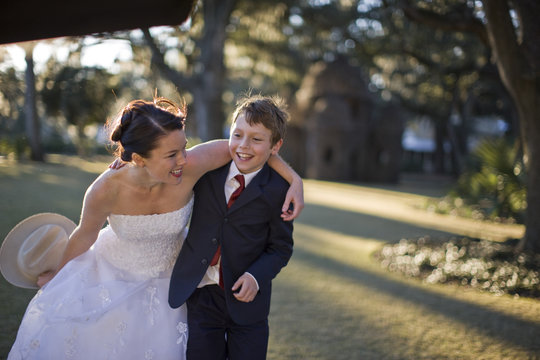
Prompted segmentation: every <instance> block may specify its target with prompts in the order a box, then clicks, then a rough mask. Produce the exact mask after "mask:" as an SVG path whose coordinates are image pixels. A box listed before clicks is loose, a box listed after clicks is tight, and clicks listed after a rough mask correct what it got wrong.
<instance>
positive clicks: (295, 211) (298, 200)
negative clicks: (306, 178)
mask: <svg viewBox="0 0 540 360" xmlns="http://www.w3.org/2000/svg"><path fill="white" fill-rule="evenodd" d="M291 205H292V206H291ZM303 208H304V183H303V181H302V178H300V177H299V176H298V177H295V178H294V179H293V182H292V183H291V186H290V187H289V191H287V195H286V196H285V202H284V203H283V208H282V209H281V218H282V219H283V220H285V221H291V220H293V219H296V218H297V217H298V215H300V213H301V212H302V209H303Z"/></svg>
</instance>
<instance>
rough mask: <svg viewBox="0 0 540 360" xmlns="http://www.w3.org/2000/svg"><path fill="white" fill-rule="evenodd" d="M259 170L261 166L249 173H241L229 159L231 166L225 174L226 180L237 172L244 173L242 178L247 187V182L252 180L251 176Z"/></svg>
mask: <svg viewBox="0 0 540 360" xmlns="http://www.w3.org/2000/svg"><path fill="white" fill-rule="evenodd" d="M261 170H262V167H261V168H260V169H259V170H257V171H253V172H250V173H249V174H242V173H241V172H240V170H238V167H236V164H235V163H234V161H231V166H230V167H229V174H228V175H227V181H230V180H231V179H232V178H234V177H235V176H236V175H238V174H242V175H244V180H245V185H244V186H245V187H247V186H248V184H249V183H250V182H251V180H253V178H254V177H255V176H256V175H257V174H258V173H259V171H261Z"/></svg>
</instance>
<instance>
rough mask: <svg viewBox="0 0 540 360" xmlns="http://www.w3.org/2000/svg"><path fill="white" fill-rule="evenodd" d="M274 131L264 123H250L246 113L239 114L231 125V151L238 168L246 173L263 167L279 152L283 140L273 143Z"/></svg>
mask: <svg viewBox="0 0 540 360" xmlns="http://www.w3.org/2000/svg"><path fill="white" fill-rule="evenodd" d="M271 139H272V132H271V131H270V129H267V128H266V127H265V126H264V125H263V124H260V123H259V124H253V125H249V124H248V122H247V121H246V119H245V116H244V114H243V113H242V114H240V115H238V117H237V118H236V122H234V123H233V125H232V127H231V136H230V137H229V151H230V153H231V157H232V159H233V161H234V162H235V164H236V166H237V167H238V170H240V171H241V172H242V173H244V174H249V173H251V172H254V171H257V170H259V169H260V168H262V167H263V165H264V163H265V162H266V161H267V160H268V158H269V157H270V155H272V154H277V152H278V150H279V148H280V147H281V144H282V143H283V140H279V141H278V142H277V143H276V144H275V145H274V146H272V145H271Z"/></svg>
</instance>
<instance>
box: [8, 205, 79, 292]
mask: <svg viewBox="0 0 540 360" xmlns="http://www.w3.org/2000/svg"><path fill="white" fill-rule="evenodd" d="M51 224H52V225H58V226H61V227H62V228H63V229H64V230H65V231H66V234H67V235H68V236H69V235H71V233H72V232H73V230H75V228H76V227H77V225H76V224H75V223H74V222H73V221H71V220H70V219H68V218H67V217H65V216H63V215H60V214H55V213H40V214H36V215H32V216H30V217H28V218H26V219H24V220H22V221H21V222H19V223H18V224H17V225H16V226H15V227H14V228H13V229H12V230H11V231H10V232H9V234H7V236H6V237H5V239H4V242H3V243H2V247H0V272H1V273H2V275H3V276H4V278H5V279H6V280H7V281H8V282H9V283H11V284H13V285H15V286H18V287H21V288H26V289H37V288H38V286H37V277H36V278H35V279H34V278H30V277H28V275H27V274H25V273H23V272H22V271H21V269H20V268H19V264H18V263H17V258H18V257H17V254H18V253H19V250H20V248H21V246H22V245H23V243H24V239H26V238H27V237H28V236H29V235H30V234H32V232H34V230H36V229H37V228H39V227H41V226H43V225H51ZM66 244H67V241H66Z"/></svg>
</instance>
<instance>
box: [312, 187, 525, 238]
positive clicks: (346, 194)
mask: <svg viewBox="0 0 540 360" xmlns="http://www.w3.org/2000/svg"><path fill="white" fill-rule="evenodd" d="M305 184H306V189H305V202H306V203H307V204H317V205H323V206H328V207H334V208H336V209H341V210H348V211H353V212H358V213H363V214H368V215H373V216H379V217H384V218H387V219H393V220H396V221H400V222H403V223H407V224H412V225H416V226H422V227H426V228H430V229H434V230H439V231H447V232H453V233H456V234H459V235H463V236H470V237H475V238H480V239H486V240H495V241H504V240H506V239H508V238H520V237H522V236H523V234H524V231H525V229H524V226H522V225H501V224H492V223H486V222H480V221H475V220H471V219H467V218H458V217H451V216H447V215H441V214H435V213H427V212H426V211H425V210H422V209H420V208H419V207H420V204H422V203H423V202H425V200H426V197H424V196H419V195H414V194H403V193H399V192H395V191H390V190H381V189H374V188H370V187H363V186H353V185H347V184H336V183H331V182H325V181H317V180H305ZM385 199H387V200H388V201H385ZM389 204H391V206H389Z"/></svg>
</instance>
